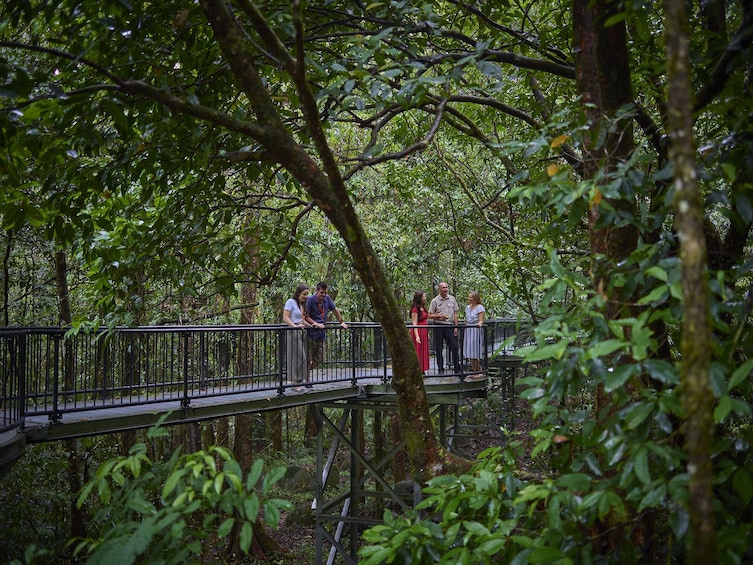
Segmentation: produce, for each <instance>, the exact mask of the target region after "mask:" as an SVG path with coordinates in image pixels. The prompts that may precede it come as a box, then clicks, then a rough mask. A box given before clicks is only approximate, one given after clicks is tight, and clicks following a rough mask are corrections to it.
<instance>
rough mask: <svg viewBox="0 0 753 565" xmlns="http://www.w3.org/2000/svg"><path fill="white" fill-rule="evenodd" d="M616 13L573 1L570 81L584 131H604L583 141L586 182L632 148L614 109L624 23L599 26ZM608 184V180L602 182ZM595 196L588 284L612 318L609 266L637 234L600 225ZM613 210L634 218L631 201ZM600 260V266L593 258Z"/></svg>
mask: <svg viewBox="0 0 753 565" xmlns="http://www.w3.org/2000/svg"><path fill="white" fill-rule="evenodd" d="M619 9H620V6H619V4H617V3H614V2H592V1H591V0H574V2H573V11H572V16H573V35H574V38H573V42H574V44H575V46H576V49H575V50H574V52H575V68H576V70H575V78H576V83H577V86H578V91H579V92H580V94H581V95H582V97H583V108H584V112H585V115H586V119H587V121H588V126H589V129H590V130H591V131H593V132H605V135H604V136H603V139H602V138H600V137H599V136H598V135H596V136H594V137H592V138H590V139H587V140H586V143H585V144H584V148H583V152H584V153H583V173H584V175H585V177H586V178H596V175H597V173H599V172H607V173H609V172H612V171H614V170H615V168H616V166H617V165H618V164H619V163H621V162H623V161H625V160H627V159H628V157H629V156H630V154H631V152H632V151H633V149H634V139H633V131H632V121H631V119H629V118H622V119H618V118H617V117H616V116H617V115H618V110H619V109H620V108H622V107H623V106H624V105H625V104H628V103H630V102H632V100H633V95H632V85H631V81H630V65H629V59H628V52H627V41H626V31H625V24H624V22H622V21H620V22H619V23H616V24H614V25H611V26H609V27H605V26H604V23H605V22H606V21H607V19H608V18H609V17H610V16H612V15H614V14H615V12H616V11H617V10H619ZM607 182H608V179H607ZM601 202H602V195H601V192H600V191H599V190H598V187H597V188H596V190H595V192H594V194H593V195H592V198H591V203H590V206H589V210H588V225H589V237H590V244H591V257H592V258H594V261H593V262H592V274H591V276H592V281H593V284H594V288H595V289H596V290H597V291H598V292H599V293H601V294H602V295H603V296H604V297H605V298H606V300H607V307H606V312H605V314H606V315H607V317H608V318H615V317H618V316H619V315H620V312H621V311H622V310H623V308H622V306H621V305H620V304H618V303H617V302H615V301H614V300H613V299H612V298H613V297H611V296H607V295H606V293H607V287H608V282H609V271H608V269H609V263H610V262H611V261H612V260H619V259H623V258H625V257H627V256H628V255H629V254H630V253H631V252H632V251H633V250H634V249H635V248H636V245H637V243H638V230H637V229H636V228H635V227H634V226H633V225H627V226H612V225H607V226H604V225H601V224H600V222H599V220H600V219H601V211H600V209H601ZM610 204H612V205H613V206H615V207H616V208H617V209H622V210H626V211H627V212H628V213H630V214H635V211H636V208H635V203H634V202H629V201H625V200H619V201H616V202H612V201H610ZM597 257H605V258H606V261H605V262H603V263H601V262H598V261H597V260H596V259H595V258H597Z"/></svg>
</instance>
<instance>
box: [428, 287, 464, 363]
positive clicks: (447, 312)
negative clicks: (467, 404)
mask: <svg viewBox="0 0 753 565" xmlns="http://www.w3.org/2000/svg"><path fill="white" fill-rule="evenodd" d="M458 310H459V308H458V302H457V300H455V297H454V296H452V295H451V294H450V287H449V286H447V283H446V282H441V283H439V294H438V295H437V296H435V297H434V298H432V300H431V304H430V305H429V319H430V320H434V323H435V324H436V325H435V326H434V328H433V331H434V352H435V354H436V356H437V370H438V371H439V372H440V374H441V373H444V351H443V348H444V342H445V341H446V342H447V346H448V347H449V348H450V360H451V361H452V366H453V369H454V371H455V373H460V362H459V359H458V357H459V355H458V328H457V325H458Z"/></svg>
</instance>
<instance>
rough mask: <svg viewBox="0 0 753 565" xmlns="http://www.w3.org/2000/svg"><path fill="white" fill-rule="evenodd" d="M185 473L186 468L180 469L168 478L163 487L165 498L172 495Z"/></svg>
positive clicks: (163, 497) (163, 496)
mask: <svg viewBox="0 0 753 565" xmlns="http://www.w3.org/2000/svg"><path fill="white" fill-rule="evenodd" d="M185 474H186V470H185V469H178V470H177V471H175V472H174V473H172V474H171V475H170V476H169V477H168V478H167V481H165V486H164V487H162V499H163V500H165V499H167V497H168V496H170V494H171V493H172V492H173V491H174V490H175V487H177V486H178V483H179V482H180V481H181V479H182V478H183V476H184V475H185Z"/></svg>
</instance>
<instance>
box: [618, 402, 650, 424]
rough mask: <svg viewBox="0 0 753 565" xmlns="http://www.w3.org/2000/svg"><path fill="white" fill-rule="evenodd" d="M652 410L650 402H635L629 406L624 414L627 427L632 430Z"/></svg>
mask: <svg viewBox="0 0 753 565" xmlns="http://www.w3.org/2000/svg"><path fill="white" fill-rule="evenodd" d="M653 410H654V405H653V404H651V403H650V402H637V403H635V404H633V405H632V406H630V407H629V408H628V409H627V412H626V413H625V415H624V421H625V425H626V427H627V429H629V430H632V429H635V428H637V427H638V426H639V425H641V424H642V423H643V421H644V420H645V419H646V418H648V416H649V415H650V414H651V412H652V411H653Z"/></svg>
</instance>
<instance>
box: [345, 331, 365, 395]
mask: <svg viewBox="0 0 753 565" xmlns="http://www.w3.org/2000/svg"><path fill="white" fill-rule="evenodd" d="M345 331H346V332H347V333H346V334H345V335H346V336H350V360H351V361H352V363H351V371H350V374H351V376H350V380H351V383H352V386H353V387H356V386H358V371H357V367H356V363H358V359H356V351H358V347H357V344H356V342H357V341H358V340H357V339H356V334H355V330H351V329H347V330H345ZM361 337H363V336H361Z"/></svg>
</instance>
